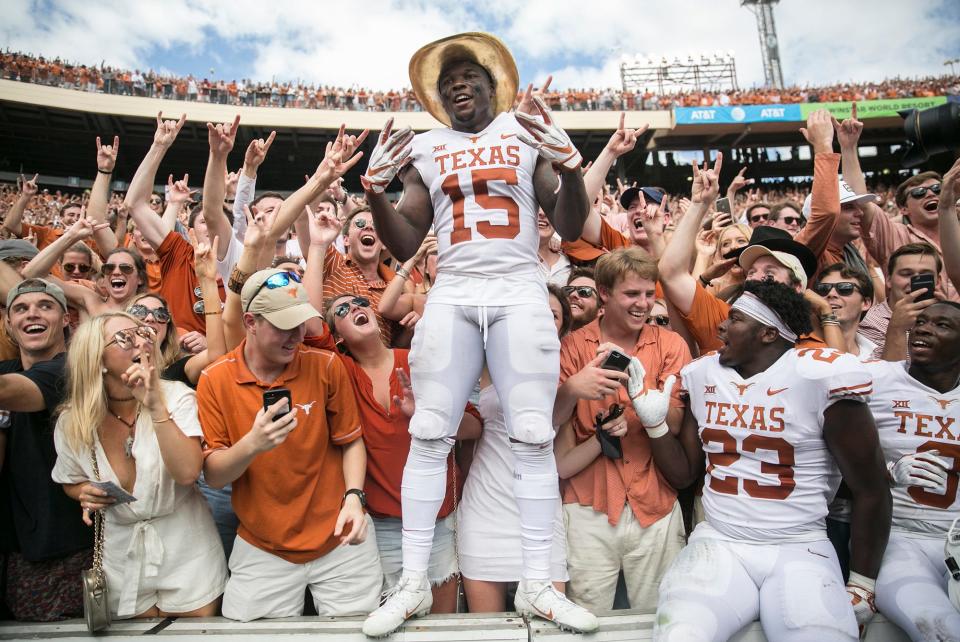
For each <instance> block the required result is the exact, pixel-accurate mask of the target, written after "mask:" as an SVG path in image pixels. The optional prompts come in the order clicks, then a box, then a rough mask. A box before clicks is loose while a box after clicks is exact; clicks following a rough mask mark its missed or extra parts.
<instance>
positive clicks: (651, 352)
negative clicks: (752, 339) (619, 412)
mask: <svg viewBox="0 0 960 642" xmlns="http://www.w3.org/2000/svg"><path fill="white" fill-rule="evenodd" d="M600 339H601V337H600V321H599V320H594V321H593V322H591V323H588V324H587V325H585V326H584V327H582V328H580V329H579V330H577V331H576V332H572V333H571V334H569V335H567V336H566V337H564V339H563V342H562V344H561V347H560V383H563V382H564V381H566V380H567V379H569V378H570V377H572V376H573V375H575V374H577V373H578V372H580V370H582V369H583V367H584V366H586V365H587V364H588V363H589V362H590V361H592V360H593V359H594V358H595V357H596V356H597V348H598V347H599V346H600V343H601V340H600ZM624 349H625V350H629V348H627V347H625V346H624ZM631 354H632V355H634V356H636V357H637V358H638V359H640V362H641V363H642V364H643V367H644V368H645V369H646V376H645V377H644V383H645V384H646V385H647V386H648V387H650V388H654V387H656V388H662V387H663V384H664V382H665V381H666V379H667V377H669V376H670V375H676V376H677V377H678V378H679V376H680V369H681V368H683V366H685V365H687V364H688V363H690V360H691V357H690V349H689V348H687V344H686V342H684V340H683V339H682V338H681V337H680V335H679V334H677V333H676V332H672V331H670V330H664V329H662V328H660V327H657V326H652V325H648V326H645V327H644V328H643V330H641V332H640V340H639V341H638V342H637V344H636V345H635V346H633V350H632V352H631ZM614 401H615V402H616V403H619V404H620V405H622V406H624V408H625V410H624V416H625V417H626V418H627V426H628V428H627V434H626V435H625V436H623V437H621V438H620V443H621V445H622V447H623V458H622V459H610V458H609V457H604V456H602V455H601V456H598V457H597V458H596V459H595V460H594V461H593V463H591V464H590V465H589V466H587V467H586V468H584V469H583V470H581V471H580V472H579V473H577V474H576V475H574V476H573V477H571V478H570V479H567V480H565V481H564V482H563V483H562V484H561V491H562V494H563V503H564V504H580V505H581V506H591V507H593V510H595V511H597V512H598V513H606V515H607V521H608V522H609V523H610V524H611V525H613V526H616V524H617V521H618V520H619V519H620V513H621V512H622V511H623V505H624V503H628V504H629V505H630V510H632V511H633V514H634V516H635V517H636V518H637V522H638V523H639V524H640V526H642V527H644V528H646V527H647V526H650V525H651V524H653V523H654V522H655V521H657V520H659V519H660V518H662V517H664V516H665V515H667V514H669V513H670V511H671V510H673V505H674V503H675V502H676V500H677V491H676V490H674V488H673V487H672V486H670V484H669V483H667V480H666V479H664V477H663V475H662V474H661V473H660V470H659V469H658V468H657V467H656V465H655V464H654V461H653V452H652V451H651V450H650V438H649V437H648V436H647V433H646V431H645V430H644V429H643V426H642V425H641V424H640V419H639V418H638V417H637V415H636V413H635V412H634V411H633V406H632V405H631V404H630V401H629V399H627V390H626V388H621V389H620V391H619V393H618V398H617V399H616V400H614V399H611V398H609V397H607V398H604V399H601V400H598V401H594V400H589V399H581V400H580V401H578V402H577V406H576V409H575V410H574V413H573V417H572V418H571V421H572V422H573V429H574V431H575V433H576V438H577V443H578V444H580V443H583V442H584V441H586V440H587V439H589V438H590V437H592V436H593V435H594V434H596V430H595V429H594V427H593V423H594V417H596V414H597V413H598V412H604V413H606V412H607V411H608V410H609V408H610V404H611V403H613V402H614ZM670 405H671V407H673V408H682V407H683V402H682V401H681V400H680V386H679V385H675V386H674V388H673V393H672V394H671V399H670Z"/></svg>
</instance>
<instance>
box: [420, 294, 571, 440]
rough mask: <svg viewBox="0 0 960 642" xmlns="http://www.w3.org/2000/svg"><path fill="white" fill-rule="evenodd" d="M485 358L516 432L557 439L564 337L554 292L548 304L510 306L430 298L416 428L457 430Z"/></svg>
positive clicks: (432, 433) (441, 432)
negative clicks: (559, 332) (559, 334)
mask: <svg viewBox="0 0 960 642" xmlns="http://www.w3.org/2000/svg"><path fill="white" fill-rule="evenodd" d="M485 360H486V363H487V369H488V370H489V371H490V378H491V379H492V380H493V385H494V387H495V388H496V389H497V394H498V395H499V396H500V399H501V401H502V403H503V409H504V417H505V419H506V425H507V432H508V433H509V435H510V436H511V437H512V438H514V439H516V440H517V441H522V442H525V443H529V444H543V443H548V442H552V441H553V436H554V430H553V402H554V398H555V397H556V394H557V381H558V380H559V378H560V340H559V339H558V338H557V328H556V326H555V325H554V323H553V315H552V314H551V313H550V307H549V306H548V305H547V301H546V297H544V301H543V303H542V304H533V303H524V304H518V305H510V306H502V307H485V306H479V307H477V306H460V305H447V304H443V303H432V302H429V301H428V302H427V306H426V308H425V309H424V311H423V318H421V319H420V321H418V322H417V331H416V332H415V333H414V336H413V343H412V345H411V349H410V377H411V380H412V384H413V395H414V398H415V400H416V412H415V413H414V415H413V417H411V418H410V434H411V435H413V436H414V437H419V438H420V439H442V438H444V437H452V436H453V435H455V434H457V429H458V427H459V425H460V419H461V417H462V416H463V409H464V406H465V405H466V403H467V399H468V398H469V396H470V393H471V392H473V389H474V387H475V386H476V383H477V380H478V379H479V378H480V371H481V369H482V368H483V364H484V361H485Z"/></svg>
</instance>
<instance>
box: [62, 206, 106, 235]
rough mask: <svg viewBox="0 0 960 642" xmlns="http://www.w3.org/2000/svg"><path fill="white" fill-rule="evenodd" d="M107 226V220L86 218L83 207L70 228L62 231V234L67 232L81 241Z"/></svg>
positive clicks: (85, 211)
mask: <svg viewBox="0 0 960 642" xmlns="http://www.w3.org/2000/svg"><path fill="white" fill-rule="evenodd" d="M109 227H110V223H109V222H107V221H102V222H100V223H94V222H93V221H92V220H90V219H89V218H87V209H86V208H83V210H81V211H80V216H79V217H77V220H76V222H75V223H74V224H73V225H71V226H70V229H68V230H67V231H66V232H64V234H69V235H70V237H71V238H73V239H74V240H77V241H82V240H84V239H88V238H90V237H92V236H93V235H94V233H95V232H98V231H100V230H105V229H108V228H109Z"/></svg>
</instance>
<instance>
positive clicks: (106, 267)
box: [100, 263, 137, 276]
mask: <svg viewBox="0 0 960 642" xmlns="http://www.w3.org/2000/svg"><path fill="white" fill-rule="evenodd" d="M117 268H120V273H121V274H126V275H127V276H130V275H131V274H133V273H134V271H135V270H136V269H137V268H136V267H135V266H133V265H130V264H129V263H104V264H103V268H101V270H100V273H101V274H104V275H107V274H113V271H114V270H116V269H117Z"/></svg>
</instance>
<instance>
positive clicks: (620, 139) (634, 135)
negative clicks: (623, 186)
mask: <svg viewBox="0 0 960 642" xmlns="http://www.w3.org/2000/svg"><path fill="white" fill-rule="evenodd" d="M625 118H626V114H624V113H623V112H620V126H619V127H617V130H616V131H615V132H613V135H612V136H610V140H608V141H607V145H606V147H605V149H606V150H607V151H609V152H610V153H611V154H613V155H614V156H616V157H617V158H619V157H621V156H623V155H624V154H626V153H628V152H632V151H633V148H634V147H636V146H637V139H638V138H639V137H640V136H642V135H643V134H644V132H646V131H647V130H648V129H650V125H647V124H644V125H643V126H642V127H640V128H639V129H627V128H626V127H624V126H623V123H624V119H625ZM618 180H619V179H618Z"/></svg>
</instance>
